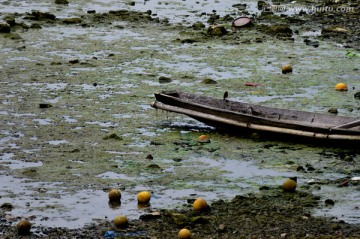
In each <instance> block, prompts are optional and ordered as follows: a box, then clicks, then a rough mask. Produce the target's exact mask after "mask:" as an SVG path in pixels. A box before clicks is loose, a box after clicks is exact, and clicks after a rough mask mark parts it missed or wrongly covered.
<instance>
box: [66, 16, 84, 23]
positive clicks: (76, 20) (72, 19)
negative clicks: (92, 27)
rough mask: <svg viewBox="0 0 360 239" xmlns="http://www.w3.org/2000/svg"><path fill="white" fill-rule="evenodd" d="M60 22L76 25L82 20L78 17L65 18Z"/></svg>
mask: <svg viewBox="0 0 360 239" xmlns="http://www.w3.org/2000/svg"><path fill="white" fill-rule="evenodd" d="M62 22H63V23H65V24H78V23H81V22H82V20H81V18H78V17H71V18H65V19H64V20H63V21H62Z"/></svg>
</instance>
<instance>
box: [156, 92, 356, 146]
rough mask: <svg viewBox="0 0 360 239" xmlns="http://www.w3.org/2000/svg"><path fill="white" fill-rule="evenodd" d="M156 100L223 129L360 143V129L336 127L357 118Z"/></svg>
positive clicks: (194, 99) (185, 98)
mask: <svg viewBox="0 0 360 239" xmlns="http://www.w3.org/2000/svg"><path fill="white" fill-rule="evenodd" d="M155 97H156V100H157V101H156V102H154V103H152V105H151V106H152V107H153V108H156V109H162V110H165V111H169V112H175V113H180V114H184V115H187V116H189V117H192V118H194V119H196V120H198V121H201V122H203V123H205V124H207V125H210V126H213V127H215V128H218V129H222V130H227V131H239V130H251V131H259V132H265V133H266V132H267V133H271V134H279V135H282V136H289V138H291V137H293V136H299V137H301V138H308V139H315V140H322V141H329V142H330V141H331V142H340V141H341V142H345V143H347V142H349V143H350V142H351V143H354V142H355V143H360V126H355V127H352V128H351V129H347V128H338V127H337V126H338V125H347V124H348V123H349V122H356V120H357V118H354V117H344V116H336V115H328V114H321V113H312V112H304V111H295V110H286V109H277V108H270V107H263V106H257V105H253V104H247V103H242V102H233V101H224V100H221V99H216V98H212V97H206V96H198V95H194V94H188V93H181V92H172V93H159V94H155Z"/></svg>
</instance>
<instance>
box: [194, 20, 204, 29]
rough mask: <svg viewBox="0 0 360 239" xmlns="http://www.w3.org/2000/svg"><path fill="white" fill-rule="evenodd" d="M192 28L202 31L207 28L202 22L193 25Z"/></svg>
mask: <svg viewBox="0 0 360 239" xmlns="http://www.w3.org/2000/svg"><path fill="white" fill-rule="evenodd" d="M192 28H193V29H194V30H201V29H204V28H205V24H204V23H202V22H195V23H194V24H193V25H192Z"/></svg>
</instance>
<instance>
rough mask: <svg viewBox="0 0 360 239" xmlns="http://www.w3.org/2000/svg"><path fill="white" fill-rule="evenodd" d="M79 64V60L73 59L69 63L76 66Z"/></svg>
mask: <svg viewBox="0 0 360 239" xmlns="http://www.w3.org/2000/svg"><path fill="white" fill-rule="evenodd" d="M79 62H80V61H79V59H74V60H70V61H69V63H70V64H77V63H79Z"/></svg>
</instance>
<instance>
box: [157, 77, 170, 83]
mask: <svg viewBox="0 0 360 239" xmlns="http://www.w3.org/2000/svg"><path fill="white" fill-rule="evenodd" d="M171 81H172V80H171V79H170V78H169V77H166V76H160V77H159V83H160V84H164V83H170V82H171Z"/></svg>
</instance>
